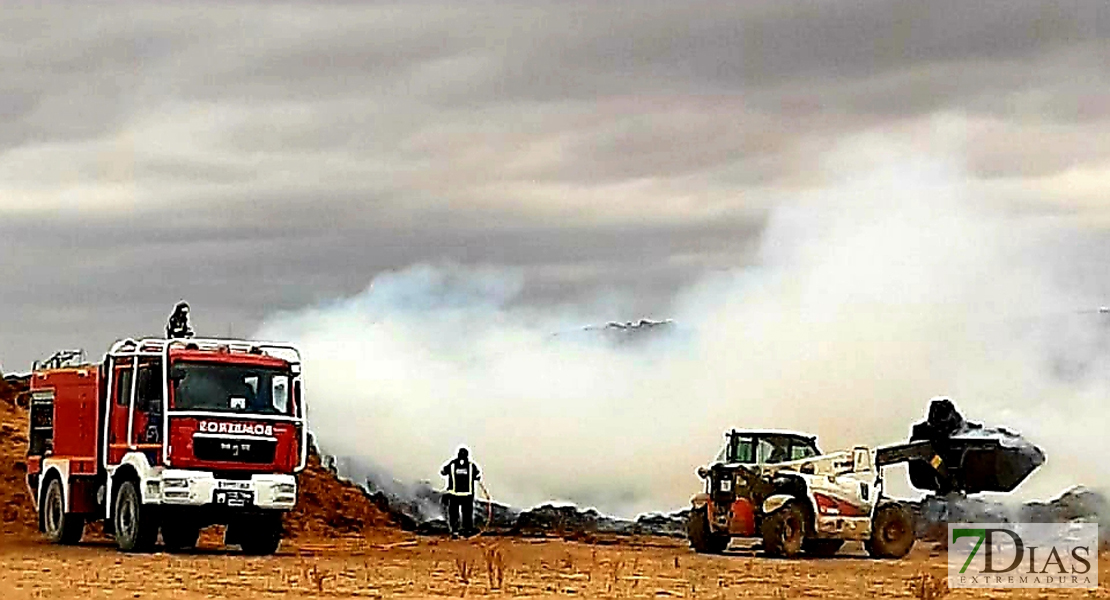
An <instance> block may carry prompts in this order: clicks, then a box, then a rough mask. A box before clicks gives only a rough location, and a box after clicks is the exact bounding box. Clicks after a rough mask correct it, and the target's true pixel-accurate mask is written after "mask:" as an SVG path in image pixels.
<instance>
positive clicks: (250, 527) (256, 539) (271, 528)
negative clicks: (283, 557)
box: [224, 514, 282, 556]
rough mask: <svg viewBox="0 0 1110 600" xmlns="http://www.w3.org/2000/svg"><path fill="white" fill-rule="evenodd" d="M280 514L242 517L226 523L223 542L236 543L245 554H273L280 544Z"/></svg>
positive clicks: (231, 544)
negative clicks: (236, 520) (229, 523)
mask: <svg viewBox="0 0 1110 600" xmlns="http://www.w3.org/2000/svg"><path fill="white" fill-rule="evenodd" d="M281 534H282V526H281V514H266V515H258V516H253V517H244V518H243V519H241V520H240V521H239V522H237V523H233V524H231V525H228V527H227V532H226V533H225V534H224V543H225V544H227V545H229V546H233V545H238V546H239V547H240V548H242V549H243V552H244V553H245V554H251V555H254V556H264V555H267V554H275V553H276V552H277V551H278V548H279V547H280V546H281Z"/></svg>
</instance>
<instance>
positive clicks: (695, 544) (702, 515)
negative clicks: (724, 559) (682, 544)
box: [686, 508, 730, 554]
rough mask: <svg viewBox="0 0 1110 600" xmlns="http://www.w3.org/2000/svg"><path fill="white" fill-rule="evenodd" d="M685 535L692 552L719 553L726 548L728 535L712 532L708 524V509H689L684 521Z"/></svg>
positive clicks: (728, 539)
mask: <svg viewBox="0 0 1110 600" xmlns="http://www.w3.org/2000/svg"><path fill="white" fill-rule="evenodd" d="M686 537H687V538H689V539H690V547H691V548H693V549H694V552H698V553H702V554H720V553H722V552H724V551H725V549H727V548H728V543H729V541H730V538H729V536H727V535H720V534H715V533H713V530H712V529H711V528H710V526H709V511H708V510H707V509H705V508H699V509H695V510H692V511H690V516H689V517H688V518H687V521H686Z"/></svg>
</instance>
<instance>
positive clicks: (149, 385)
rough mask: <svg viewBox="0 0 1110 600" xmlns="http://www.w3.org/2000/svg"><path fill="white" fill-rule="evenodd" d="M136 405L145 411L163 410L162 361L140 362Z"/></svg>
mask: <svg viewBox="0 0 1110 600" xmlns="http://www.w3.org/2000/svg"><path fill="white" fill-rule="evenodd" d="M137 387H138V396H137V398H136V400H137V402H136V405H137V406H138V408H139V410H142V411H144V412H161V410H162V361H160V360H159V361H154V362H149V363H145V364H143V363H140V364H139V385H138V386H137Z"/></svg>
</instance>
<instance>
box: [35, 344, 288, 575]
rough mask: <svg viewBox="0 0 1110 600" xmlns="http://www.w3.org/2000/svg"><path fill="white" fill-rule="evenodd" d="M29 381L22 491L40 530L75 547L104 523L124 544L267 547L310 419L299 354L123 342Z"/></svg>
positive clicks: (274, 537) (276, 533)
mask: <svg viewBox="0 0 1110 600" xmlns="http://www.w3.org/2000/svg"><path fill="white" fill-rule="evenodd" d="M49 367H50V368H44V369H36V370H35V372H34V373H33V374H32V378H31V408H30V412H31V415H30V416H31V419H30V421H31V424H30V428H31V429H30V435H29V436H28V461H27V485H28V487H29V489H30V492H31V497H32V498H33V499H34V502H35V505H36V508H37V511H38V516H39V519H38V520H39V529H40V531H42V532H43V534H44V535H45V536H46V537H47V538H48V539H49V540H51V541H53V542H56V543H67V544H72V543H76V542H78V541H80V539H81V536H82V534H83V531H84V526H85V524H86V523H88V522H91V521H95V520H102V521H103V522H104V529H105V531H106V532H108V533H109V534H111V535H113V536H114V537H115V540H116V543H117V545H118V546H119V548H120V549H121V550H124V551H149V550H150V549H152V548H153V547H154V545H155V544H156V543H157V540H158V536H159V533H160V534H161V538H162V542H163V544H164V545H165V546H166V548H167V549H169V550H171V551H181V550H188V549H191V548H193V547H194V546H196V543H197V540H198V539H199V536H200V531H201V529H202V528H204V527H206V526H209V525H216V524H221V525H227V530H226V534H225V543H227V544H228V545H238V546H240V547H241V548H242V549H243V551H245V552H247V553H251V554H271V553H273V552H276V551H277V549H278V546H279V545H280V543H281V534H282V515H283V514H284V513H285V512H288V511H289V510H291V509H292V508H293V507H294V505H295V504H296V502H297V480H296V474H297V473H299V472H300V471H301V470H303V469H304V467H305V463H306V458H307V452H308V439H307V435H308V433H307V423H306V420H305V405H304V396H303V393H302V386H301V360H300V353H299V352H298V351H297V349H296V348H294V347H293V346H290V345H288V344H280V343H269V342H252V341H243V340H221V339H175V340H167V339H142V340H132V339H127V340H123V341H120V342H117V343H116V344H114V345H113V346H112V348H111V349H110V350H109V351H108V353H107V354H106V355H105V357H104V360H103V362H102V363H101V364H99V365H92V364H78V365H72V366H62V367H59V366H58V365H50V366H49Z"/></svg>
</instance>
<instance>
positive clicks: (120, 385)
mask: <svg viewBox="0 0 1110 600" xmlns="http://www.w3.org/2000/svg"><path fill="white" fill-rule="evenodd" d="M130 363H131V361H130V360H128V361H126V362H123V368H122V369H118V370H117V371H116V404H117V405H119V406H130V405H131V364H130Z"/></svg>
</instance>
